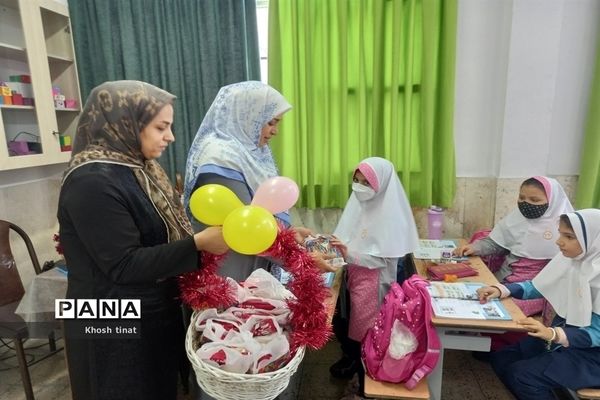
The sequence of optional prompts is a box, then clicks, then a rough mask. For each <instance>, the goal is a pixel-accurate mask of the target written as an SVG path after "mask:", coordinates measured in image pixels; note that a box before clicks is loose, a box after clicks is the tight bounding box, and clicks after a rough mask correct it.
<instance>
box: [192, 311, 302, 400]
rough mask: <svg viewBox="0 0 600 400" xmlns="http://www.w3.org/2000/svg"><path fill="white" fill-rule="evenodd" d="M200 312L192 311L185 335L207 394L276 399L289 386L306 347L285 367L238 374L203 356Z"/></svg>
mask: <svg viewBox="0 0 600 400" xmlns="http://www.w3.org/2000/svg"><path fill="white" fill-rule="evenodd" d="M196 316H197V313H196V312H194V314H193V315H192V322H191V323H190V326H189V327H188V331H187V334H186V337H185V350H186V352H187V355H188V358H189V359H190V362H191V363H192V366H193V367H194V372H195V373H196V379H197V380H198V385H200V387H201V388H202V390H203V391H204V392H206V394H208V395H210V396H212V397H214V398H215V399H217V400H272V399H274V398H275V397H277V396H278V395H279V394H280V393H281V392H283V391H284V390H285V388H286V387H287V386H288V384H289V382H290V377H291V376H292V375H293V374H294V373H295V372H296V370H297V369H298V366H299V365H300V362H301V361H302V358H303V357H304V347H301V348H299V349H298V351H297V352H296V355H295V356H294V357H293V358H292V359H291V360H290V362H288V363H287V365H285V366H284V367H283V368H280V369H278V370H277V371H273V372H265V373H262V374H236V373H232V372H227V371H223V370H221V369H219V368H216V367H213V366H212V365H209V364H207V363H205V362H204V361H203V360H201V359H199V358H198V356H197V355H196V350H197V349H198V335H197V332H196V330H195V329H194V321H195V319H196Z"/></svg>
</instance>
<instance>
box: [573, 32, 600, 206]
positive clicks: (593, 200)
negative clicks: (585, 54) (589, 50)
mask: <svg viewBox="0 0 600 400" xmlns="http://www.w3.org/2000/svg"><path fill="white" fill-rule="evenodd" d="M599 109H600V37H599V40H598V45H597V49H596V69H595V72H594V83H593V84H592V88H591V91H590V105H589V107H588V115H587V123H586V127H585V137H584V139H583V149H582V150H581V152H582V157H581V166H580V168H579V182H578V183H577V195H576V201H575V205H576V206H577V208H590V207H594V208H600V113H599V112H598V110H599Z"/></svg>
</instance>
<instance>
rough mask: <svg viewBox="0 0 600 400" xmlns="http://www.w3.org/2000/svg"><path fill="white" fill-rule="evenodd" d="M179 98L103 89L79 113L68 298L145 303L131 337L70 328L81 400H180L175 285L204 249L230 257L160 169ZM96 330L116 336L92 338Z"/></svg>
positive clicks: (67, 226)
mask: <svg viewBox="0 0 600 400" xmlns="http://www.w3.org/2000/svg"><path fill="white" fill-rule="evenodd" d="M174 98H175V97H174V96H173V95H171V94H170V93H167V92H166V91H164V90H162V89H159V88H157V87H155V86H152V85H150V84H147V83H143V82H138V81H116V82H106V83H104V84H102V85H100V86H98V87H96V88H95V89H94V90H93V91H92V92H91V94H90V96H89V98H88V100H87V102H86V104H85V107H84V109H83V112H82V114H81V119H80V121H79V125H78V127H77V134H76V137H75V143H74V149H73V155H72V158H71V161H70V163H69V167H68V169H67V171H66V172H65V175H64V177H63V183H62V188H61V193H60V199H59V208H58V220H59V223H60V240H61V244H62V246H63V248H64V255H65V259H66V262H67V265H68V266H69V277H68V291H67V298H69V299H140V300H141V320H137V323H138V324H139V325H138V326H137V327H136V334H134V335H131V336H125V335H120V334H118V332H116V331H115V329H114V328H115V327H116V326H119V325H127V321H125V320H112V321H108V320H88V321H82V320H66V321H65V340H66V348H67V359H68V365H69V375H70V378H71V387H72V391H73V398H74V399H75V400H79V399H85V400H91V399H99V400H100V399H110V400H116V399H128V400H131V399H145V400H146V399H157V400H158V399H160V400H166V399H175V398H176V395H177V371H178V365H179V362H180V357H182V356H184V354H185V353H184V351H183V345H184V330H183V319H182V316H181V308H180V303H179V300H178V296H179V292H178V288H177V282H176V280H175V277H176V276H177V275H179V274H182V273H185V272H188V271H193V270H195V269H197V268H199V258H198V255H199V253H198V252H199V251H200V250H203V251H208V252H212V253H215V254H222V253H224V252H225V251H227V246H226V244H225V242H224V241H223V237H222V233H221V228H217V227H211V228H207V229H205V230H203V231H202V232H199V233H196V234H193V233H192V230H191V228H190V224H189V221H188V219H187V217H186V216H185V213H184V211H183V208H182V205H181V202H180V200H179V197H178V196H177V195H176V193H175V192H174V191H173V188H172V186H171V184H170V182H169V179H168V178H167V176H166V174H165V172H164V170H163V169H162V168H161V167H160V165H159V164H158V162H157V161H156V160H155V159H156V158H158V157H160V155H161V153H162V152H163V151H164V150H165V149H166V148H167V146H168V145H169V144H170V143H171V142H172V141H174V136H173V133H172V131H171V126H172V123H173V105H172V103H173V101H174ZM92 323H93V324H95V325H96V326H100V327H103V326H112V327H113V329H112V332H108V333H109V334H102V333H98V334H92V333H89V331H88V332H86V331H85V328H86V326H89V325H90V324H92ZM132 323H133V324H135V323H136V321H135V320H132V321H129V324H132ZM111 324H112V325H111Z"/></svg>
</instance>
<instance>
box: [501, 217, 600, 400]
mask: <svg viewBox="0 0 600 400" xmlns="http://www.w3.org/2000/svg"><path fill="white" fill-rule="evenodd" d="M567 215H568V217H569V220H570V221H571V224H572V226H573V230H574V231H575V235H576V236H577V239H578V241H579V243H580V245H581V247H582V249H583V253H582V254H580V255H579V256H577V257H575V258H567V257H565V256H563V255H562V254H559V255H557V256H556V257H554V258H553V259H552V260H551V262H550V263H549V264H548V265H547V266H546V268H544V270H543V271H542V272H540V274H539V275H538V276H537V277H536V278H534V279H533V280H532V281H527V282H522V283H516V284H509V285H506V289H508V291H510V295H511V296H514V297H516V298H521V299H532V298H541V297H544V298H546V299H547V300H548V301H549V302H550V304H551V305H552V306H553V307H554V309H555V311H556V313H557V316H556V318H555V319H554V321H553V322H552V326H553V327H555V329H556V330H557V332H558V337H557V340H558V343H557V342H556V340H555V341H554V342H552V343H551V346H550V348H547V342H546V341H544V340H541V339H539V338H535V337H527V338H526V339H524V340H522V341H520V342H519V343H517V344H515V345H511V346H508V347H505V348H503V349H502V350H500V351H497V352H495V353H493V354H492V356H491V360H492V366H493V368H494V371H495V372H496V373H497V375H498V377H499V378H500V379H501V380H502V382H503V383H504V384H505V385H506V386H507V388H508V389H509V390H510V391H511V392H512V393H513V394H514V395H515V397H517V398H518V399H524V400H529V399H535V400H544V399H554V395H553V394H552V390H553V389H556V388H565V387H566V388H569V389H572V390H577V389H580V388H583V387H597V386H600V210H596V209H590V210H581V211H578V212H575V213H569V214H567Z"/></svg>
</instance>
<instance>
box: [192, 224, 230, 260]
mask: <svg viewBox="0 0 600 400" xmlns="http://www.w3.org/2000/svg"><path fill="white" fill-rule="evenodd" d="M194 242H196V249H197V250H198V251H207V252H209V253H213V254H223V253H225V252H227V250H229V247H228V246H227V243H225V239H224V238H223V228H222V227H220V226H209V227H208V228H206V229H204V230H203V231H201V232H198V233H196V234H194Z"/></svg>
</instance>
